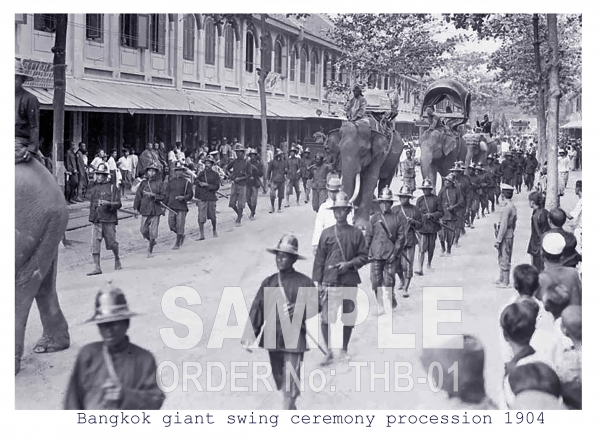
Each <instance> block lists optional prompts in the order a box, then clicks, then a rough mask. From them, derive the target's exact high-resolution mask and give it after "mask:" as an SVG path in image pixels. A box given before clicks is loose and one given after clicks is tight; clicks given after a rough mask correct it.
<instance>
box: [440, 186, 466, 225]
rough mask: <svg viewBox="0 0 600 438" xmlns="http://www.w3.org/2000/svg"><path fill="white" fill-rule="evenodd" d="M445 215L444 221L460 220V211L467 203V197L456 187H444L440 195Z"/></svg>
mask: <svg viewBox="0 0 600 438" xmlns="http://www.w3.org/2000/svg"><path fill="white" fill-rule="evenodd" d="M438 198H439V200H440V204H441V205H442V210H443V212H444V215H443V216H442V219H441V220H442V222H452V221H456V220H458V214H457V213H458V211H459V209H460V208H461V207H462V206H463V205H464V204H465V198H463V196H462V195H461V193H460V191H459V190H458V189H457V188H456V187H442V190H440V193H439V195H438Z"/></svg>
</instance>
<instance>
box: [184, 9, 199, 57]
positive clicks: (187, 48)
mask: <svg viewBox="0 0 600 438" xmlns="http://www.w3.org/2000/svg"><path fill="white" fill-rule="evenodd" d="M195 40H196V19H195V18H194V16H193V15H191V14H188V15H186V16H185V17H184V19H183V59H187V60H188V61H193V60H194V42H195Z"/></svg>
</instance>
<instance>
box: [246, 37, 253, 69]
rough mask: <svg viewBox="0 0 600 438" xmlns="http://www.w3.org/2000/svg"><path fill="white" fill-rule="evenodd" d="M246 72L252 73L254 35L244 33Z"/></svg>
mask: <svg viewBox="0 0 600 438" xmlns="http://www.w3.org/2000/svg"><path fill="white" fill-rule="evenodd" d="M246 71H247V72H249V73H252V72H253V71H254V34H253V33H252V32H250V31H248V32H246Z"/></svg>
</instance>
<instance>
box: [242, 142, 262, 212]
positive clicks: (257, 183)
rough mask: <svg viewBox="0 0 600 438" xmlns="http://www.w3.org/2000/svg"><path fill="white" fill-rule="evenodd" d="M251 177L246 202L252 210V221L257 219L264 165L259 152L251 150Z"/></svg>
mask: <svg viewBox="0 0 600 438" xmlns="http://www.w3.org/2000/svg"><path fill="white" fill-rule="evenodd" d="M248 155H250V176H249V177H248V185H247V186H246V202H247V203H248V208H249V209H250V220H251V221H253V220H255V218H256V206H257V205H258V189H259V188H260V187H261V185H262V183H261V178H262V176H263V171H262V164H261V162H260V160H259V159H258V151H257V150H256V149H250V153H249V154H248Z"/></svg>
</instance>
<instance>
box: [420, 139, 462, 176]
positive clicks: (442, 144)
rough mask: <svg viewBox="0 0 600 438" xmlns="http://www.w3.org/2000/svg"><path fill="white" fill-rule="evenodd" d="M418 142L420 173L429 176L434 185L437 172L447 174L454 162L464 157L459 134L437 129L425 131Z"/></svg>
mask: <svg viewBox="0 0 600 438" xmlns="http://www.w3.org/2000/svg"><path fill="white" fill-rule="evenodd" d="M457 142H458V144H457ZM419 144H420V147H421V174H422V175H423V178H429V179H430V180H431V182H432V183H433V185H434V186H435V183H436V181H437V174H438V172H439V173H440V174H441V175H442V176H446V175H448V171H449V169H450V168H451V167H452V166H453V165H454V162H455V161H456V160H457V159H461V158H462V157H464V151H465V148H464V141H463V140H462V137H460V136H455V135H452V134H449V133H444V132H441V131H438V130H433V131H425V132H424V133H423V134H422V135H421V137H420V138H419Z"/></svg>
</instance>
